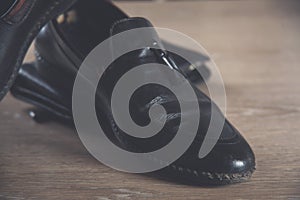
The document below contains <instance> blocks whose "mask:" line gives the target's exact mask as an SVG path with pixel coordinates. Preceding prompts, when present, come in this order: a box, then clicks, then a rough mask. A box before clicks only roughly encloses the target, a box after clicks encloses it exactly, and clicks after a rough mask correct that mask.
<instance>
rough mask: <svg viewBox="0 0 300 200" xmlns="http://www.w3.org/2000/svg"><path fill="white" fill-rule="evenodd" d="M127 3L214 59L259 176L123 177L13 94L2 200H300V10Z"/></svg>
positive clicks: (3, 152)
mask: <svg viewBox="0 0 300 200" xmlns="http://www.w3.org/2000/svg"><path fill="white" fill-rule="evenodd" d="M118 4H119V5H120V6H121V7H122V8H123V9H125V10H126V11H128V12H129V13H130V14H132V15H134V16H146V17H147V18H149V19H150V20H151V21H152V22H153V23H154V24H155V25H156V26H159V27H168V28H172V29H175V30H178V31H181V32H183V33H186V34H187V35H189V36H191V37H192V38H194V39H196V40H197V41H198V42H200V43H201V44H203V45H204V46H205V47H206V49H207V50H208V51H209V52H210V53H211V54H212V57H213V59H214V60H215V61H216V63H217V64H218V66H219V68H220V71H221V73H222V75H223V78H224V81H225V84H226V89H227V98H228V108H227V109H228V111H227V115H228V118H229V119H230V120H231V121H232V122H233V124H235V126H236V127H238V129H239V130H240V131H241V132H242V133H243V135H244V136H245V137H246V138H247V140H248V141H249V143H250V144H251V146H252V147H253V150H254V151H255V154H256V158H257V171H256V172H255V174H254V176H253V178H252V179H251V181H249V182H247V183H243V184H238V185H231V186H227V187H219V188H204V187H190V186H184V185H177V184H175V183H169V182H164V181H161V180H158V179H155V178H151V177H145V176H141V175H132V174H125V173H120V172H117V171H114V170H112V169H110V168H108V167H106V166H103V165H102V164H100V163H99V162H97V161H95V160H94V159H93V158H92V157H91V156H90V155H89V154H88V153H87V151H86V150H85V149H84V147H83V146H82V145H81V142H80V140H79V139H78V137H77V135H76V133H75V131H74V130H73V129H71V128H68V127H65V126H63V125H62V124H58V123H55V122H49V123H46V124H37V123H35V122H33V121H32V120H31V119H30V118H29V117H28V116H27V113H26V110H27V109H28V108H30V106H29V105H26V104H23V103H21V102H19V101H17V100H14V99H13V98H12V97H11V96H8V97H7V98H6V99H5V100H4V101H3V102H1V104H0V120H1V126H0V133H1V139H0V199H72V200H73V199H74V200H75V199H83V200H86V199H94V200H110V199H120V200H127V199H157V200H160V199H178V200H181V199H289V200H296V199H300V157H299V155H300V145H299V144H300V132H299V127H300V123H299V122H300V87H299V84H300V79H299V75H300V64H299V63H300V56H299V55H300V23H299V21H300V2H299V1H296V0H295V1H292V0H287V1H261V0H255V1H200V2H172V3H160V4H154V3H151V2H134V3H124V2H123V3H118Z"/></svg>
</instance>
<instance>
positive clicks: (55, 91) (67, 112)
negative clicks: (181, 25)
mask: <svg viewBox="0 0 300 200" xmlns="http://www.w3.org/2000/svg"><path fill="white" fill-rule="evenodd" d="M8 2H9V1H8ZM74 2H75V1H69V0H62V1H53V2H52V1H49V2H48V1H47V2H46V1H44V0H40V1H39V0H37V1H33V0H23V1H22V0H20V1H16V2H15V1H11V2H10V3H8V4H7V7H6V10H5V9H3V11H2V10H1V15H2V17H1V24H0V40H2V41H1V42H2V43H1V44H3V48H1V49H0V51H1V57H0V64H1V65H0V92H1V94H0V97H3V96H4V94H5V93H6V92H7V90H8V89H9V88H10V86H11V85H12V84H13V82H14V81H13V80H14V79H15V77H16V75H18V76H17V78H16V80H15V82H14V84H13V86H12V89H11V92H12V94H13V95H14V96H15V97H16V98H18V99H20V100H23V101H26V102H28V103H31V104H33V105H35V106H37V107H38V108H39V110H40V111H42V116H40V117H41V118H42V117H43V115H44V116H45V115H47V117H52V118H59V119H61V120H64V121H71V122H72V121H73V117H72V91H73V85H74V81H75V78H76V75H77V73H78V69H79V67H80V65H81V63H82V62H83V60H84V59H85V57H86V56H87V55H88V54H89V53H90V51H91V50H93V49H94V48H95V47H96V46H97V45H98V44H100V43H101V42H102V41H104V40H105V39H107V38H109V37H110V36H112V35H113V33H120V32H123V31H127V30H130V29H133V28H142V27H152V25H151V23H150V22H149V21H147V20H146V19H143V18H129V17H128V16H127V15H126V14H124V13H123V12H122V11H121V10H119V9H118V8H116V7H115V6H114V5H112V4H111V3H109V2H107V1H100V0H89V1H83V0H79V1H77V2H76V3H75V4H74ZM64 11H66V12H65V13H64V14H62V15H60V16H59V17H58V18H55V16H57V15H59V14H61V13H63V12H64ZM54 18H55V19H54ZM50 20H52V21H50ZM45 23H48V24H47V25H46V26H45V27H44V28H43V29H42V30H41V31H40V32H39V33H38V31H39V29H40V28H41V27H42V26H43V25H44V24H45ZM152 36H153V37H155V38H151V37H152ZM149 37H150V38H146V39H147V40H148V39H149V41H152V39H155V40H157V37H156V33H151V34H149ZM34 38H36V43H35V50H36V51H35V53H36V61H35V62H34V63H30V64H24V65H23V66H22V67H21V69H20V70H19V72H18V69H19V67H20V65H21V62H22V60H23V57H24V54H25V53H26V51H27V48H28V46H29V45H30V42H31V41H32V40H33V39H34ZM137 40H138V39H137ZM158 42H159V43H161V44H162V45H164V46H165V49H166V50H168V47H170V48H171V47H172V44H169V43H167V42H161V41H158ZM149 45H150V44H149ZM182 51H185V52H188V53H189V54H196V55H198V54H197V53H196V52H193V51H190V50H187V49H182ZM8 55H9V56H8ZM198 56H199V62H195V63H189V62H187V61H186V60H185V59H183V58H181V57H179V56H177V55H173V54H172V53H171V52H166V51H161V52H159V53H157V51H153V49H151V48H145V49H139V50H136V51H132V52H130V53H128V54H125V55H123V56H121V57H120V58H118V59H117V60H116V61H115V62H114V65H112V66H110V67H109V68H108V69H107V70H106V72H105V76H104V78H102V79H101V80H100V83H99V86H98V89H97V95H96V110H97V117H98V121H99V123H100V125H101V127H103V129H104V130H105V133H106V135H107V137H108V138H109V139H110V140H111V141H112V142H113V143H115V144H116V145H117V146H119V147H121V148H122V149H125V150H127V151H131V152H138V153H143V152H149V151H155V150H157V149H159V148H161V147H163V145H165V144H167V143H169V142H170V141H171V140H172V139H173V138H174V136H175V135H176V132H177V131H178V129H179V126H180V123H181V116H182V115H191V116H193V110H190V111H189V112H187V113H181V110H180V105H179V104H178V102H177V99H176V97H175V96H174V94H172V93H171V92H170V91H169V90H167V89H166V88H164V87H160V86H159V85H155V84H152V85H151V84H149V85H146V86H145V87H142V88H140V89H139V91H138V92H136V93H135V94H134V96H133V97H132V101H131V103H130V108H131V109H132V110H131V113H130V114H131V117H132V119H133V120H134V121H135V122H136V123H137V124H138V125H141V126H145V125H147V124H148V123H149V116H148V112H149V109H150V107H151V106H153V105H154V104H159V105H161V106H163V107H164V108H165V110H166V112H167V115H168V117H167V120H166V124H165V126H164V128H163V129H162V131H161V133H159V134H158V135H159V137H152V138H151V139H149V140H147V141H143V140H140V139H138V138H135V137H132V136H129V135H127V134H126V133H125V132H123V131H122V130H121V129H120V128H119V127H118V126H117V124H116V122H115V121H114V119H113V118H112V116H113V114H112V109H111V107H110V106H109V105H110V104H109V103H107V102H110V100H111V96H112V92H113V89H114V86H115V85H116V84H117V82H118V80H119V79H120V78H121V77H122V75H124V74H125V73H126V72H128V71H130V70H131V69H133V68H135V67H136V66H139V65H143V64H149V63H159V64H163V65H166V67H170V66H169V65H170V62H168V61H166V59H167V60H169V61H171V63H172V64H174V65H175V66H176V69H177V70H178V71H179V72H180V73H182V74H183V76H184V77H186V78H187V79H188V80H189V81H190V82H191V85H193V84H195V83H199V82H202V81H203V79H206V78H208V76H209V70H208V69H207V68H206V67H205V65H203V63H205V61H207V59H209V58H207V57H205V56H202V55H200V54H199V55H198ZM198 63H200V64H198ZM191 65H194V66H195V65H196V68H201V71H202V72H204V73H201V75H200V74H199V73H198V71H197V70H195V68H192V67H191ZM171 67H172V66H171ZM17 72H18V74H17ZM193 89H194V91H195V94H196V96H197V98H198V104H199V109H200V118H201V120H200V122H199V128H198V132H197V135H196V137H195V139H194V141H193V143H192V145H191V146H190V147H189V148H188V150H187V151H186V152H185V153H184V154H183V155H182V156H181V157H180V158H179V159H178V160H176V161H175V162H174V163H172V164H170V165H169V166H167V167H165V168H163V169H161V170H159V171H156V172H153V173H151V174H154V175H158V176H159V177H164V178H167V179H172V180H177V181H180V182H185V183H189V184H214V185H222V184H229V183H238V182H242V181H245V180H248V179H249V178H250V177H251V175H252V173H253V172H254V170H255V158H254V154H253V152H252V150H251V148H250V146H249V145H248V143H247V142H246V141H245V139H244V138H243V137H242V136H241V134H240V133H239V132H238V131H237V130H236V129H235V128H234V127H233V126H232V125H231V124H230V123H229V122H228V121H227V120H225V124H224V126H223V129H222V133H221V137H220V138H219V140H218V142H217V144H216V145H215V146H214V148H213V150H212V151H211V152H210V153H209V154H208V155H207V156H206V157H205V158H202V159H200V158H199V156H198V154H199V149H200V147H201V145H202V143H203V140H204V138H205V137H206V132H207V130H208V127H209V124H210V120H211V115H212V114H211V107H212V106H213V107H214V108H216V105H215V104H214V103H213V102H212V101H211V100H210V99H209V98H208V97H207V96H206V95H205V94H204V93H202V92H201V91H200V90H198V89H197V88H196V87H195V86H193ZM216 110H218V109H217V108H216ZM218 115H219V118H220V119H222V118H223V119H224V116H223V115H222V113H221V112H218ZM185 125H186V126H188V124H185ZM187 134H189V133H187Z"/></svg>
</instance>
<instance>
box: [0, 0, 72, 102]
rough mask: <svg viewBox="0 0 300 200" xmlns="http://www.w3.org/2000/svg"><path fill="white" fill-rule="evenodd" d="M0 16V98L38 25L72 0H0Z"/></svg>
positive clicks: (64, 8) (10, 83)
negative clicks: (0, 6) (1, 5)
mask: <svg viewBox="0 0 300 200" xmlns="http://www.w3.org/2000/svg"><path fill="white" fill-rule="evenodd" d="M2 1H3V2H1V4H3V7H2V8H1V13H0V14H1V18H0V44H1V47H0V100H1V99H2V98H3V97H4V95H5V94H6V92H7V91H8V90H9V88H10V86H11V85H12V83H13V81H14V79H15V76H16V74H17V71H18V70H19V68H20V66H21V64H22V61H23V58H24V56H25V53H26V52H27V49H28V47H29V45H30V44H31V42H32V40H33V39H34V38H35V37H36V35H37V34H38V33H39V30H40V28H41V27H42V26H43V25H44V24H46V23H47V22H49V21H50V20H51V19H53V18H54V17H56V16H57V15H59V14H60V13H62V12H63V11H65V10H66V9H68V8H69V7H70V6H71V5H72V4H73V3H74V2H75V0H54V1H45V0H19V1H16V2H15V1H11V0H9V1H7V0H2Z"/></svg>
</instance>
